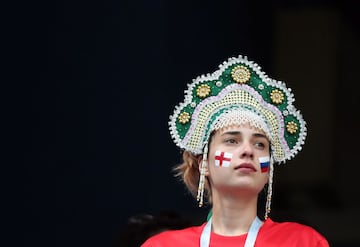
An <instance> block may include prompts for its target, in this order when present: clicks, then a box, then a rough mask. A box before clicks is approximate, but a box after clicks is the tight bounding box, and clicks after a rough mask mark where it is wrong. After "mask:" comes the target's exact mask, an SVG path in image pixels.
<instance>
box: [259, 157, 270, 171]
mask: <svg viewBox="0 0 360 247" xmlns="http://www.w3.org/2000/svg"><path fill="white" fill-rule="evenodd" d="M259 162H260V167H261V172H267V171H268V170H269V166H270V157H269V156H266V157H260V158H259Z"/></svg>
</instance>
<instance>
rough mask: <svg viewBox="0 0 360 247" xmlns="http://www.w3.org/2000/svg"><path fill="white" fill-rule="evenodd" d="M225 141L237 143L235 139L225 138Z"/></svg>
mask: <svg viewBox="0 0 360 247" xmlns="http://www.w3.org/2000/svg"><path fill="white" fill-rule="evenodd" d="M225 142H226V143H230V144H236V143H237V141H236V140H235V139H226V140H225Z"/></svg>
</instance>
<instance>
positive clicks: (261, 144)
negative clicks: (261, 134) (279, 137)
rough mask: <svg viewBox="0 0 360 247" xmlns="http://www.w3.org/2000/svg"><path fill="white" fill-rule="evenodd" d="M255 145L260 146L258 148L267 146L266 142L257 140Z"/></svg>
mask: <svg viewBox="0 0 360 247" xmlns="http://www.w3.org/2000/svg"><path fill="white" fill-rule="evenodd" d="M255 146H256V147H258V148H264V147H265V144H264V143H262V142H256V143H255Z"/></svg>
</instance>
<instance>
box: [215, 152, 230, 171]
mask: <svg viewBox="0 0 360 247" xmlns="http://www.w3.org/2000/svg"><path fill="white" fill-rule="evenodd" d="M232 156H233V154H232V153H228V152H222V151H220V150H216V152H215V166H219V167H229V166H230V163H231V158H232Z"/></svg>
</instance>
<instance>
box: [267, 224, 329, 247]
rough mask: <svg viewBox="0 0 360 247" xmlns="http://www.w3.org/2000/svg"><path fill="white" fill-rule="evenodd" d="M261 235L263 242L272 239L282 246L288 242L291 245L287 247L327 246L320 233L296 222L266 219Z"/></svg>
mask: <svg viewBox="0 0 360 247" xmlns="http://www.w3.org/2000/svg"><path fill="white" fill-rule="evenodd" d="M261 235H262V239H264V241H267V240H269V239H272V240H273V241H274V240H275V241H279V243H280V242H282V243H283V244H284V241H285V242H286V241H288V242H289V244H290V243H291V245H289V246H324V247H325V246H329V244H328V242H327V240H326V239H325V237H324V236H323V235H322V234H321V233H319V232H318V231H317V230H315V229H314V228H313V227H311V226H308V225H304V224H300V223H297V222H275V221H273V220H271V219H267V220H266V221H265V223H264V225H263V227H262V229H261ZM297 244H299V245H297ZM281 246H285V245H281Z"/></svg>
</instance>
